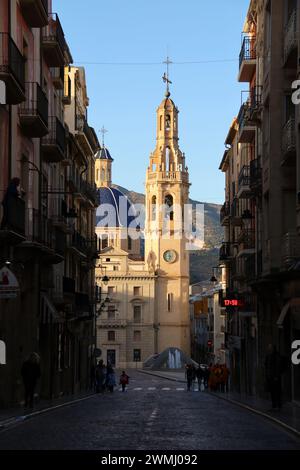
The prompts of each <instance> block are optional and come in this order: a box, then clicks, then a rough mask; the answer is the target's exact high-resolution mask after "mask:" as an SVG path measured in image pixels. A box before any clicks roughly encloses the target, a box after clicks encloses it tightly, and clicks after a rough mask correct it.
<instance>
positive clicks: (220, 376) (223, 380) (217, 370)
mask: <svg viewBox="0 0 300 470" xmlns="http://www.w3.org/2000/svg"><path fill="white" fill-rule="evenodd" d="M208 370H209V381H208V388H209V390H211V391H212V392H228V378H229V369H228V367H227V366H226V364H210V366H209V369H208Z"/></svg>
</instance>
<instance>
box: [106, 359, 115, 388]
mask: <svg viewBox="0 0 300 470" xmlns="http://www.w3.org/2000/svg"><path fill="white" fill-rule="evenodd" d="M115 385H116V377H115V372H114V370H113V367H112V365H111V364H107V369H106V386H107V388H108V390H109V391H110V393H113V391H114V387H115Z"/></svg>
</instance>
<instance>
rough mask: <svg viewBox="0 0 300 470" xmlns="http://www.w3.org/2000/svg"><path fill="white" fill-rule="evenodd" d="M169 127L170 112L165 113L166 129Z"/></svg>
mask: <svg viewBox="0 0 300 470" xmlns="http://www.w3.org/2000/svg"><path fill="white" fill-rule="evenodd" d="M170 127H171V117H170V114H167V115H166V130H167V131H169V130H170Z"/></svg>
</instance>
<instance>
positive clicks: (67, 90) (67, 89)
mask: <svg viewBox="0 0 300 470" xmlns="http://www.w3.org/2000/svg"><path fill="white" fill-rule="evenodd" d="M71 89H72V82H71V78H70V76H69V74H68V73H67V72H66V70H65V75H64V93H63V96H62V102H63V103H64V104H67V105H69V104H71V101H72V96H71Z"/></svg>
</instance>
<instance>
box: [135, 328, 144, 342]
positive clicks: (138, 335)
mask: <svg viewBox="0 0 300 470" xmlns="http://www.w3.org/2000/svg"><path fill="white" fill-rule="evenodd" d="M141 340H142V332H141V331H134V332H133V341H137V342H138V341H141Z"/></svg>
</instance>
